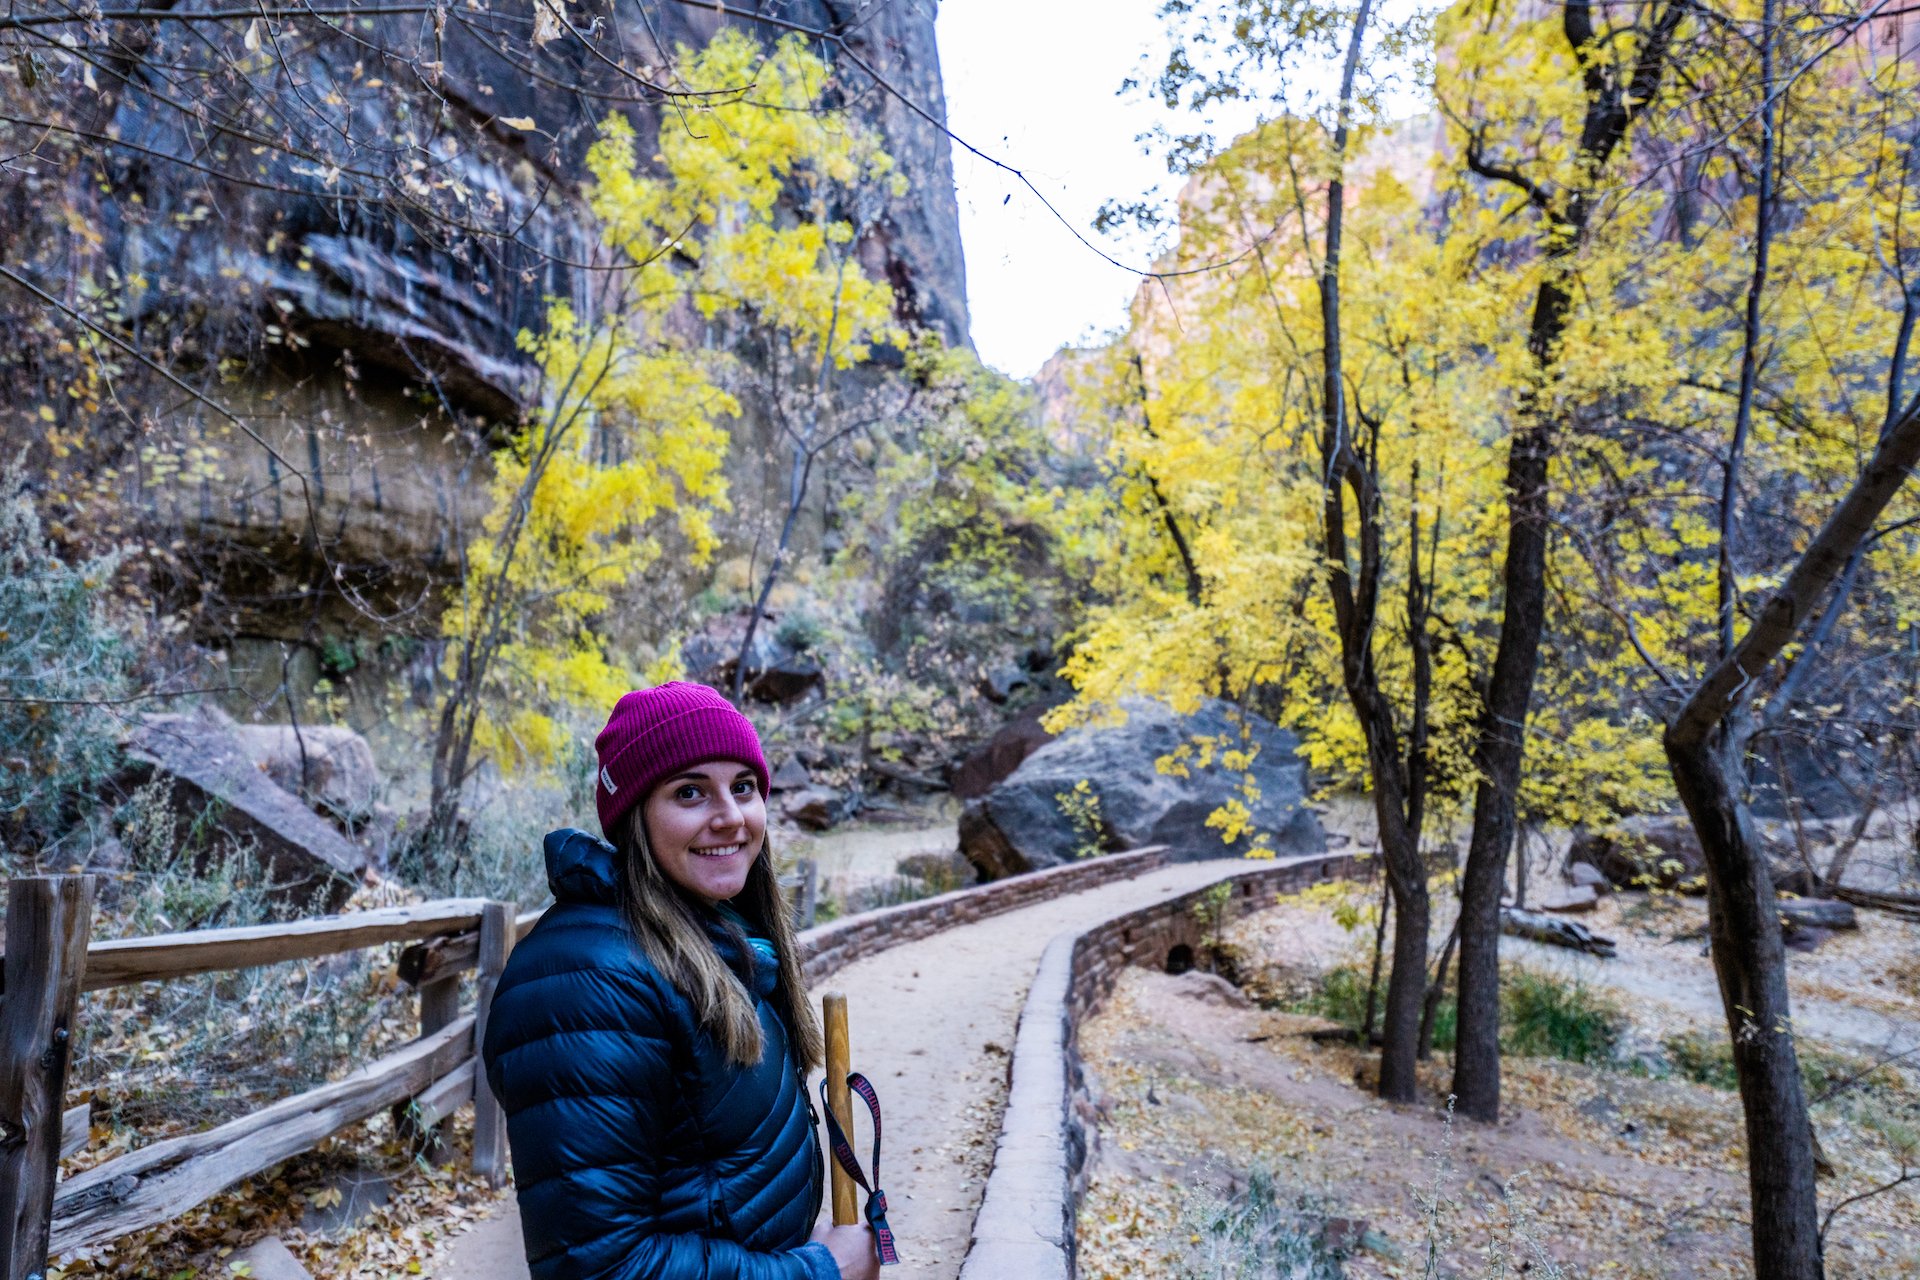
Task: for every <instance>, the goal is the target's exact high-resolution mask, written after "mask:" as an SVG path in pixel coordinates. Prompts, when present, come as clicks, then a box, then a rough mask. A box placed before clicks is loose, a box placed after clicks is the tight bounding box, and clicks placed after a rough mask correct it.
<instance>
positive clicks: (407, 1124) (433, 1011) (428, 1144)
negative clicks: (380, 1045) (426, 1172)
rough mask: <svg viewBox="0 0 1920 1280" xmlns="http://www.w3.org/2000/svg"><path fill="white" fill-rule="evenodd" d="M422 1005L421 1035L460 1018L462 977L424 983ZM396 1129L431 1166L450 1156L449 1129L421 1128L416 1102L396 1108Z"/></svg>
mask: <svg viewBox="0 0 1920 1280" xmlns="http://www.w3.org/2000/svg"><path fill="white" fill-rule="evenodd" d="M418 999H419V1005H420V1034H421V1035H422V1036H430V1035H432V1034H433V1033H434V1032H436V1031H439V1030H441V1029H443V1028H444V1027H446V1026H447V1024H449V1023H451V1022H452V1021H453V1020H454V1019H455V1018H457V1017H459V1016H460V975H459V974H458V973H451V974H448V975H447V976H446V977H444V978H438V979H436V980H434V981H432V982H427V983H422V984H421V986H420V990H419V992H418ZM479 1048H480V1046H479V1042H478V1041H476V1042H475V1043H474V1051H475V1052H476V1053H477V1052H478V1051H479ZM393 1123H394V1128H395V1130H396V1131H397V1132H398V1133H399V1134H400V1135H401V1136H402V1137H403V1138H405V1139H406V1140H407V1142H408V1143H409V1144H410V1145H411V1146H412V1147H413V1148H414V1149H415V1150H417V1151H418V1152H419V1154H420V1155H421V1157H422V1158H424V1159H425V1160H426V1161H427V1163H429V1164H439V1163H440V1161H441V1160H442V1159H444V1158H445V1156H446V1151H447V1142H446V1134H445V1130H444V1129H443V1128H442V1126H440V1125H437V1124H429V1125H424V1126H423V1125H421V1124H420V1122H419V1113H418V1108H417V1105H416V1103H415V1101H414V1100H412V1099H409V1100H408V1101H406V1102H402V1103H400V1104H399V1105H398V1106H396V1107H394V1109H393Z"/></svg>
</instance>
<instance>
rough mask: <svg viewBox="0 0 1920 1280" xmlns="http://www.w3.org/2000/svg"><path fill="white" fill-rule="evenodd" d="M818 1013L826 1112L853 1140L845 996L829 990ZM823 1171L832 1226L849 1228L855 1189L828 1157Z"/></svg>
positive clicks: (856, 1214)
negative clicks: (829, 1188) (828, 1181)
mask: <svg viewBox="0 0 1920 1280" xmlns="http://www.w3.org/2000/svg"><path fill="white" fill-rule="evenodd" d="M820 1011H821V1013H822V1014H824V1015H825V1018H824V1021H825V1022H826V1026H827V1109H828V1110H830V1111H832V1112H833V1118H834V1120H835V1121H837V1122H838V1123H839V1125H840V1132H842V1133H844V1134H847V1135H848V1137H847V1141H849V1142H851V1141H853V1137H852V1134H853V1094H852V1093H851V1092H850V1091H849V1090H848V1089H847V1073H848V1072H849V1071H851V1070H853V1068H852V1067H851V1066H850V1065H849V1062H850V1060H851V1056H852V1055H850V1054H849V1053H848V1051H847V997H846V995H845V994H844V993H843V992H839V991H829V992H827V994H826V995H824V996H822V997H821V998H820ZM827 1170H828V1172H829V1173H831V1174H832V1175H833V1225H834V1226H836V1227H850V1226H853V1225H854V1224H855V1223H857V1222H859V1221H860V1210H859V1207H858V1206H857V1205H856V1204H855V1203H854V1193H855V1192H856V1191H858V1190H859V1188H858V1187H856V1186H855V1185H854V1182H853V1179H852V1178H850V1177H848V1176H847V1171H846V1170H845V1169H842V1168H841V1167H840V1162H839V1161H838V1160H835V1159H833V1158H832V1157H831V1155H829V1157H828V1159H827Z"/></svg>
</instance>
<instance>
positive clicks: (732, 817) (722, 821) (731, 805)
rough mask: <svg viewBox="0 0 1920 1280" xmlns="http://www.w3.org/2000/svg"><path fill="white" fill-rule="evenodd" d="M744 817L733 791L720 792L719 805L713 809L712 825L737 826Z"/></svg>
mask: <svg viewBox="0 0 1920 1280" xmlns="http://www.w3.org/2000/svg"><path fill="white" fill-rule="evenodd" d="M744 821H746V818H745V817H744V816H743V815H742V814H741V812H740V802H739V801H738V800H736V799H734V796H733V792H731V791H723V792H721V793H720V807H719V808H718V809H717V810H715V811H714V815H713V825H714V826H716V827H720V828H726V827H737V826H739V825H740V824H741V823H742V822H744Z"/></svg>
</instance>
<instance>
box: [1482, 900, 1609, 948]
mask: <svg viewBox="0 0 1920 1280" xmlns="http://www.w3.org/2000/svg"><path fill="white" fill-rule="evenodd" d="M1500 932H1502V933H1510V934H1512V935H1513V936H1514V937H1516V938H1526V939H1528V940H1529V941H1532V942H1544V943H1547V944H1548V945H1549V946H1555V947H1568V948H1571V949H1572V950H1574V951H1584V952H1586V953H1587V954H1588V955H1594V956H1603V957H1607V956H1612V955H1613V953H1614V944H1613V939H1612V938H1606V937H1602V936H1601V935H1599V934H1597V933H1595V932H1594V931H1593V930H1591V929H1589V928H1587V926H1585V925H1583V924H1580V923H1578V922H1576V921H1573V920H1563V919H1561V918H1560V917H1558V916H1550V915H1545V914H1543V913H1541V912H1538V911H1523V910H1521V909H1520V908H1519V907H1501V908H1500Z"/></svg>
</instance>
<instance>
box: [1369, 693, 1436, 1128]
mask: <svg viewBox="0 0 1920 1280" xmlns="http://www.w3.org/2000/svg"><path fill="white" fill-rule="evenodd" d="M1355 701H1356V702H1357V703H1358V702H1362V701H1364V702H1365V704H1366V707H1367V708H1368V709H1370V710H1372V711H1373V712H1374V713H1375V717H1372V719H1373V723H1371V724H1369V726H1368V733H1367V737H1368V739H1369V744H1370V746H1372V745H1373V744H1375V743H1378V744H1380V745H1383V746H1385V747H1386V748H1387V750H1384V751H1382V750H1380V749H1378V747H1375V748H1374V749H1373V750H1372V751H1371V754H1372V755H1373V757H1374V762H1373V779H1374V784H1373V808H1374V815H1375V818H1376V820H1377V821H1378V822H1379V825H1380V859H1381V861H1382V862H1383V863H1384V864H1385V866H1386V873H1387V885H1388V888H1389V889H1391V890H1392V893H1393V972H1392V973H1391V974H1390V975H1389V976H1388V978H1387V1008H1386V1017H1385V1018H1384V1020H1383V1022H1382V1028H1381V1041H1382V1042H1381V1046H1380V1096H1381V1097H1383V1098H1385V1099H1386V1100H1387V1101H1389V1102H1412V1101H1413V1100H1414V1098H1415V1096H1416V1091H1417V1088H1418V1085H1419V1078H1418V1076H1417V1075H1416V1072H1415V1064H1416V1062H1417V1061H1418V1059H1419V1054H1420V1011H1421V1007H1422V1005H1423V1004H1424V1003H1425V1001H1426V995H1427V929H1428V921H1429V918H1430V916H1431V907H1430V904H1429V901H1428V895H1427V869H1426V866H1425V864H1424V863H1422V862H1421V860H1420V848H1419V841H1420V834H1419V832H1417V831H1414V830H1412V829H1411V828H1410V827H1408V825H1407V816H1406V815H1407V802H1406V796H1405V795H1404V793H1403V792H1402V790H1401V786H1400V776H1399V771H1398V769H1397V767H1396V765H1397V762H1396V761H1395V759H1394V757H1393V754H1392V751H1391V747H1392V743H1393V738H1394V735H1393V733H1392V726H1391V725H1390V724H1387V725H1382V724H1381V723H1379V722H1378V719H1377V717H1378V716H1379V715H1380V714H1383V713H1384V711H1385V704H1384V703H1383V702H1382V701H1381V700H1380V699H1379V698H1378V697H1377V696H1375V697H1372V698H1370V699H1364V700H1363V699H1361V698H1358V697H1356V698H1355ZM1363 722H1364V720H1363Z"/></svg>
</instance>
